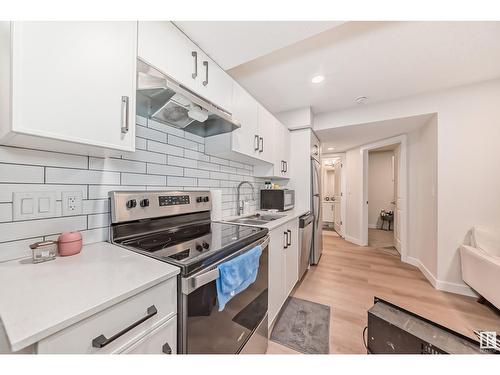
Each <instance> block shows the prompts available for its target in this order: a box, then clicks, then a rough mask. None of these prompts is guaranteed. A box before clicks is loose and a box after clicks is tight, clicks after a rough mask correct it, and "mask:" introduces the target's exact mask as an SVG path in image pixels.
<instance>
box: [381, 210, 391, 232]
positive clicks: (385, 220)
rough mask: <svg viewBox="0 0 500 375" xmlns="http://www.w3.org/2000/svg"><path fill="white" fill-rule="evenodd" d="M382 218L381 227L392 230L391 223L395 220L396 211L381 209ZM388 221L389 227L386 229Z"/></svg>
mask: <svg viewBox="0 0 500 375" xmlns="http://www.w3.org/2000/svg"><path fill="white" fill-rule="evenodd" d="M380 220H381V221H382V224H381V225H380V229H382V230H391V224H392V223H393V222H394V212H393V211H389V212H387V211H385V210H382V211H380ZM385 223H387V229H384V224H385Z"/></svg>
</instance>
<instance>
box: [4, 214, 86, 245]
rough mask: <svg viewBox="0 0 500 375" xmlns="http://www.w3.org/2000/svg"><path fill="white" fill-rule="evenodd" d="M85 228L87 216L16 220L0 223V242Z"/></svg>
mask: <svg viewBox="0 0 500 375" xmlns="http://www.w3.org/2000/svg"><path fill="white" fill-rule="evenodd" d="M84 229H87V216H67V217H57V218H51V219H39V220H29V221H16V222H9V223H1V224H0V242H7V241H16V240H21V239H25V238H31V237H40V236H46V235H50V234H58V233H62V232H68V231H76V230H84Z"/></svg>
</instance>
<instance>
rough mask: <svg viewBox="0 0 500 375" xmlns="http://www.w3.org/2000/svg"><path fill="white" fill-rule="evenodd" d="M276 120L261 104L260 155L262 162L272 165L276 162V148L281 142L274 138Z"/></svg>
mask: <svg viewBox="0 0 500 375" xmlns="http://www.w3.org/2000/svg"><path fill="white" fill-rule="evenodd" d="M275 127H276V119H275V118H274V116H273V115H272V114H271V113H270V112H269V111H268V110H267V109H265V108H264V107H263V106H262V105H260V104H259V141H260V145H259V153H260V158H261V159H262V160H265V161H268V162H270V163H273V162H274V148H275V147H276V144H278V143H279V142H281V141H280V140H279V139H275V138H274V135H275V134H274V129H275Z"/></svg>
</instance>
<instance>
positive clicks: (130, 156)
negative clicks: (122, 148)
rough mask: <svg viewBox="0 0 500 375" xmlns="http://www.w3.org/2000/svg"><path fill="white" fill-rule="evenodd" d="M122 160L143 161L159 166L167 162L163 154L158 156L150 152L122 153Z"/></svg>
mask: <svg viewBox="0 0 500 375" xmlns="http://www.w3.org/2000/svg"><path fill="white" fill-rule="evenodd" d="M148 142H149V141H148ZM122 158H123V159H127V160H137V161H145V162H148V163H159V164H165V163H166V162H167V156H166V155H165V154H159V153H157V152H150V151H144V150H135V152H127V153H124V154H123V155H122Z"/></svg>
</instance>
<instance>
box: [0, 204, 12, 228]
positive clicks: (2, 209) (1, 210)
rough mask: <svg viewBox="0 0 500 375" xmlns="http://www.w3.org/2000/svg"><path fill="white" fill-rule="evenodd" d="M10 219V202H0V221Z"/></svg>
mask: <svg viewBox="0 0 500 375" xmlns="http://www.w3.org/2000/svg"><path fill="white" fill-rule="evenodd" d="M4 221H12V203H0V223H2V222H4Z"/></svg>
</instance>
